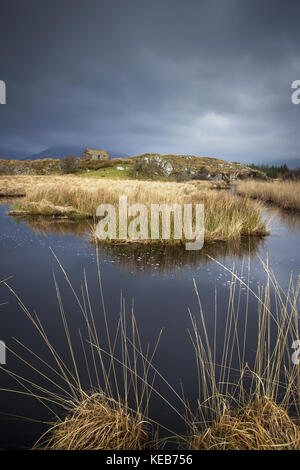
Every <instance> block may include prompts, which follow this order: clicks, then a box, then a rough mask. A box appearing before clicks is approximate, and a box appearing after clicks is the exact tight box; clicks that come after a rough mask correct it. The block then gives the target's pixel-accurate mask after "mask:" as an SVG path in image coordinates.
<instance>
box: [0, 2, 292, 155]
mask: <svg viewBox="0 0 300 470" xmlns="http://www.w3.org/2000/svg"><path fill="white" fill-rule="evenodd" d="M299 14H300V4H299V1H298V0H295V1H292V0H290V1H286V2H283V1H268V0H265V1H264V2H261V1H260V2H259V1H257V0H223V1H221V0H207V1H201V0H195V1H194V0H181V1H179V0H151V1H150V0H148V1H144V0H119V1H117V0H109V1H108V0H107V1H100V0H97V1H96V0H87V1H83V0H82V1H79V0H60V1H58V0H52V1H48V0H43V1H39V0H35V1H33V0H26V1H23V0H19V1H17V0H4V1H3V0H2V1H1V16H0V39H1V40H0V53H1V54H0V56H1V62H0V79H2V80H5V81H6V84H7V105H5V106H1V107H0V125H1V142H0V150H1V149H2V152H1V153H3V151H7V152H9V151H11V152H12V151H13V150H14V151H21V152H24V153H30V152H32V153H33V152H35V151H39V150H42V149H43V148H45V147H48V146H53V145H59V144H64V145H65V144H83V145H85V144H87V145H90V146H100V147H107V148H109V149H114V150H117V151H124V152H125V153H129V154H137V153H140V152H147V151H149V152H151V151H157V152H172V153H192V154H197V155H203V154H206V155H210V156H216V155H218V156H223V157H224V158H228V159H238V160H243V161H247V160H248V161H249V160H253V161H254V160H259V159H261V158H264V159H268V158H270V159H275V158H281V157H284V158H292V157H298V156H299V151H298V148H299V138H298V128H299V122H300V120H299V118H300V116H299V113H300V106H298V107H297V106H295V105H292V104H291V99H290V96H291V89H290V87H291V83H292V81H293V80H295V79H300V59H299V53H298V50H299V44H300V33H299V27H298V22H299Z"/></svg>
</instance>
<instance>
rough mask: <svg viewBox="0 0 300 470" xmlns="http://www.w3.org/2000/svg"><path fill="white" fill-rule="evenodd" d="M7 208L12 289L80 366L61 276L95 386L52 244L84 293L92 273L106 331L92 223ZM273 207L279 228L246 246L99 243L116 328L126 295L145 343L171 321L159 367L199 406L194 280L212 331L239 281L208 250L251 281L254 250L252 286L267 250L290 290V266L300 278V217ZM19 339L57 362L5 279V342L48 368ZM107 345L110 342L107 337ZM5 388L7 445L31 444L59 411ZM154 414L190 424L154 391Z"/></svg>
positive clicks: (261, 279)
mask: <svg viewBox="0 0 300 470" xmlns="http://www.w3.org/2000/svg"><path fill="white" fill-rule="evenodd" d="M7 209H8V203H3V204H1V205H0V280H1V279H5V278H8V277H10V279H9V280H8V281H7V282H8V284H9V285H10V287H11V288H12V289H13V290H14V291H15V293H16V294H17V295H18V296H19V298H20V300H21V301H22V302H23V304H24V305H25V306H26V308H27V309H28V310H29V311H30V312H32V313H33V312H36V313H37V314H38V317H39V319H40V320H41V322H42V324H43V326H44V328H45V331H46V332H47V335H48V336H49V339H50V341H51V343H52V344H53V346H54V347H55V349H56V350H57V351H58V352H59V353H60V354H61V356H62V357H63V359H64V361H65V362H66V364H67V365H68V366H69V367H72V361H71V356H70V352H69V350H68V347H67V341H66V337H65V334H64V330H63V327H62V321H61V317H60V311H59V305H58V300H57V295H56V291H55V284H54V276H55V277H56V279H57V283H58V285H59V288H60V292H61V297H62V302H63V305H64V309H65V313H66V317H67V319H68V322H69V326H70V331H71V335H72V344H73V348H74V351H75V354H76V358H77V362H78V368H79V371H80V376H81V379H82V384H83V385H84V386H85V387H86V388H87V389H88V388H89V387H90V385H89V379H88V374H87V371H86V365H85V362H84V358H83V354H82V346H81V341H80V337H79V335H78V329H79V328H80V329H81V330H82V332H83V336H84V334H85V333H84V332H85V330H86V328H85V322H84V319H83V317H82V314H81V312H80V309H79V308H78V305H77V303H76V301H75V299H74V294H73V293H72V291H71V289H70V287H69V286H68V285H67V283H66V280H65V278H64V276H63V275H62V272H61V270H60V268H59V266H58V264H57V261H56V260H55V258H54V256H53V253H52V252H51V250H50V247H51V248H52V250H53V251H54V252H55V254H56V256H57V257H58V259H59V260H60V262H61V264H62V265H63V267H64V269H65V270H66V272H67V273H68V275H69V276H70V280H71V282H72V286H73V287H74V289H75V290H76V292H77V293H78V295H79V297H80V296H81V286H82V285H83V279H84V277H83V272H84V270H85V271H86V276H87V281H88V288H89V293H90V298H91V304H92V309H93V312H94V316H95V321H96V324H97V328H98V330H99V332H100V336H101V337H104V336H105V334H104V321H103V313H102V307H101V302H100V296H99V284H98V277H97V262H96V261H97V259H96V252H95V248H94V246H93V245H92V244H91V243H90V241H89V238H88V235H87V226H86V224H85V223H70V222H53V223H50V224H49V223H45V221H44V220H43V219H35V220H28V221H26V222H25V221H22V220H16V219H14V218H11V217H9V216H7ZM271 213H273V216H274V218H273V220H272V222H271V225H270V227H271V235H270V236H268V237H266V238H265V239H262V240H254V239H253V240H250V241H247V242H244V243H243V244H242V245H239V246H234V245H226V244H221V245H215V246H213V247H210V248H209V249H208V250H207V249H203V250H202V251H201V252H199V253H198V252H194V253H191V252H189V253H187V252H185V251H184V250H182V249H157V248H149V247H137V248H132V247H131V248H130V247H120V246H119V247H117V246H114V247H102V248H100V261H101V271H102V281H103V291H104V298H105V303H106V309H107V312H108V322H109V328H110V330H111V331H112V332H113V331H115V330H116V328H117V325H118V321H119V318H120V296H121V293H122V295H123V298H124V299H125V302H126V311H127V313H128V315H129V316H130V311H131V306H132V303H133V301H134V312H135V317H136V321H137V325H138V328H139V333H140V338H141V343H142V345H143V347H145V349H146V348H147V345H148V344H150V346H151V345H152V346H154V345H155V342H156V339H157V337H158V335H159V332H160V331H161V329H162V328H163V334H162V337H161V340H160V343H159V348H158V351H157V353H156V356H155V359H154V365H155V367H157V369H158V370H159V371H160V373H161V374H162V375H163V376H164V377H165V378H166V380H167V381H168V382H169V383H170V384H171V385H172V386H173V387H174V388H175V389H176V390H177V391H178V392H180V387H181V385H180V384H181V383H182V387H183V389H184V393H185V396H186V398H187V399H188V400H189V402H190V404H191V406H192V407H193V406H195V404H196V400H197V397H198V395H197V393H198V390H197V387H196V382H197V369H196V365H195V360H194V352H193V347H192V344H191V340H190V338H189V335H188V329H191V321H190V318H189V315H188V308H189V309H190V310H191V312H192V313H193V314H194V315H195V317H196V318H198V316H199V307H198V302H197V297H196V295H195V291H194V286H193V279H195V281H196V283H197V286H198V289H199V294H200V297H201V303H202V308H203V312H204V315H205V321H206V324H207V328H208V332H209V334H212V332H213V330H214V318H215V317H214V312H215V298H216V303H217V306H216V307H217V308H216V309H217V319H218V331H219V332H220V333H222V332H223V331H224V328H225V322H226V315H227V301H228V296H229V290H230V285H231V283H232V277H231V274H230V273H229V272H227V271H226V270H225V269H224V268H222V267H221V266H219V265H218V264H217V263H216V262H214V261H212V260H211V259H209V258H208V257H207V256H206V255H207V254H209V255H211V256H212V257H214V258H215V259H216V260H218V261H219V262H220V263H222V264H225V265H226V266H227V267H229V268H232V267H233V266H234V269H235V270H236V272H237V273H238V274H239V275H241V277H242V278H243V279H244V280H245V281H246V282H247V276H248V274H247V263H248V258H249V257H250V263H251V271H250V286H251V288H252V289H254V290H256V289H257V285H258V284H259V283H261V284H264V283H265V280H266V274H265V272H264V269H263V267H262V264H261V261H260V259H259V258H262V259H263V260H264V261H265V260H266V258H267V257H269V261H270V266H271V268H272V270H273V271H274V273H275V275H276V278H277V280H278V281H279V283H280V284H281V286H282V287H283V288H285V287H286V286H287V284H288V281H289V277H290V273H291V271H292V272H293V273H294V275H295V277H296V276H297V275H298V274H299V266H300V251H299V234H300V217H299V216H298V215H295V214H294V215H290V214H284V213H282V212H279V211H278V212H277V211H274V210H271V209H268V210H266V215H267V216H268V215H270V214H271ZM241 293H242V295H241V299H240V311H241V312H243V307H244V306H245V303H246V289H245V288H244V287H242V289H241ZM249 307H250V308H249V312H250V316H249V322H248V336H247V349H246V356H247V359H248V356H249V361H250V360H251V357H253V354H254V351H255V338H256V337H255V334H256V329H257V316H256V312H257V303H256V301H255V299H252V298H251V296H250V298H249ZM220 337H221V336H220ZM13 338H17V339H18V340H19V341H21V342H22V343H24V344H25V345H26V346H27V347H28V348H30V349H31V350H32V351H33V352H34V353H36V354H38V355H40V356H41V357H42V358H43V359H44V360H45V361H49V362H50V363H51V364H53V361H52V362H51V357H50V353H49V351H48V349H47V347H46V346H45V344H44V342H43V340H42V339H41V338H40V337H39V335H38V333H37V332H36V330H35V328H34V326H33V325H32V323H31V322H30V320H29V319H28V318H27V317H26V314H25V313H24V311H23V310H22V308H21V307H20V305H19V302H18V301H17V299H16V297H15V296H14V295H13V293H12V292H11V291H10V290H9V289H8V287H7V286H5V285H3V284H0V340H2V341H5V343H6V345H7V348H9V349H12V350H14V351H17V353H18V354H19V355H20V356H21V357H22V358H23V359H24V360H26V361H30V362H31V363H32V364H33V365H36V366H37V368H40V370H44V369H43V365H42V364H41V363H40V362H39V361H38V360H37V359H36V358H34V357H32V356H31V355H30V353H29V352H28V351H24V349H22V348H21V347H20V345H19V344H18V343H17V342H16V341H15V340H14V339H13ZM220 341H221V340H220ZM221 342H222V341H221ZM103 346H104V348H106V347H107V344H106V341H105V339H103ZM222 346H223V344H217V349H218V348H220V349H221V348H222ZM118 349H119V346H118V345H117V347H116V353H117V354H118V353H119V352H120V351H119V350H118ZM4 367H5V368H6V369H7V370H10V371H13V372H14V373H16V374H18V375H20V376H21V377H24V378H25V379H28V380H33V381H35V382H36V383H38V385H41V386H46V382H45V380H44V379H43V378H42V377H40V376H39V375H38V374H37V373H35V372H34V371H32V370H30V368H28V367H27V366H26V365H25V364H24V363H22V361H21V360H20V359H19V358H18V357H16V356H15V355H14V354H13V353H11V352H10V351H7V363H6V365H5V366H4ZM45 372H46V370H45ZM120 381H121V373H120ZM156 386H157V388H158V389H159V392H160V393H161V394H162V395H163V396H164V397H166V399H168V400H169V401H170V402H171V403H172V404H173V405H174V406H175V407H176V408H177V409H178V410H179V411H180V412H182V411H184V410H183V406H182V404H181V403H180V401H178V398H176V396H175V395H174V394H173V392H172V391H171V390H170V388H169V387H168V386H167V385H166V384H165V383H164V382H163V381H162V380H161V379H159V378H158V379H157V382H156ZM0 387H1V388H2V389H3V388H5V389H14V390H17V391H23V392H26V389H24V388H22V387H21V385H20V384H18V383H17V382H15V381H14V380H13V379H12V377H10V376H9V375H7V374H6V373H5V372H4V371H0ZM0 396H1V400H0V412H1V415H0V423H1V428H0V448H16V447H17V448H24V447H28V446H31V445H32V444H33V443H34V442H35V440H36V439H37V438H38V437H39V436H40V434H41V433H42V432H43V431H44V430H45V429H46V428H47V426H46V425H45V424H44V423H42V421H48V420H49V419H50V420H51V419H52V418H51V414H50V412H49V410H47V408H45V406H43V405H42V404H41V403H40V402H39V401H38V400H35V399H34V398H32V397H27V396H26V395H24V394H18V393H12V392H10V391H1V392H0ZM54 410H55V411H57V412H60V411H61V410H60V409H59V407H58V406H55V407H54ZM150 413H151V417H152V418H153V419H156V420H158V421H159V422H160V423H162V424H163V425H164V426H166V427H168V428H170V429H174V430H176V431H177V432H181V433H184V432H186V428H185V425H184V423H183V421H182V420H181V419H180V418H179V417H178V416H177V415H176V413H174V411H173V410H172V409H171V408H170V407H168V405H167V404H166V403H164V402H162V400H161V399H160V398H159V397H158V396H156V395H155V393H154V394H153V399H152V402H151V405H150ZM21 417H23V418H21ZM39 421H41V422H39Z"/></svg>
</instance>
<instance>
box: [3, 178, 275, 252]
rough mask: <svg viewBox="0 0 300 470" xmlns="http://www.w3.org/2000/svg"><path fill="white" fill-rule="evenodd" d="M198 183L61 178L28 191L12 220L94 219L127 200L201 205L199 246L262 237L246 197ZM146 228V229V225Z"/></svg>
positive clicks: (256, 212)
mask: <svg viewBox="0 0 300 470" xmlns="http://www.w3.org/2000/svg"><path fill="white" fill-rule="evenodd" d="M209 187H210V185H209V184H208V183H206V184H203V183H202V182H197V181H194V182H187V183H175V182H157V181H153V182H152V181H151V182H150V181H132V180H131V181H129V180H128V181H127V180H124V181H123V180H120V181H116V180H108V179H107V180H106V179H96V178H83V177H66V178H64V177H61V178H58V179H56V180H53V182H51V180H50V181H46V182H45V184H42V183H40V184H38V185H35V186H33V187H32V188H31V189H28V191H27V194H26V198H25V200H24V202H22V205H21V210H18V211H17V212H12V213H11V214H14V215H22V213H25V214H26V213H28V214H40V215H53V216H69V217H74V216H75V215H77V216H80V217H94V216H95V214H96V210H97V207H98V206H99V205H100V204H103V203H110V204H113V205H114V206H115V208H116V209H117V208H118V203H119V197H120V196H127V198H128V205H131V204H135V203H140V204H144V205H145V206H146V207H147V208H148V214H149V216H150V205H151V204H169V205H172V204H174V203H177V204H180V205H181V206H182V207H183V205H184V204H188V203H190V204H204V219H205V220H204V222H205V223H204V228H205V242H206V243H210V242H214V241H228V240H238V239H240V238H241V237H242V236H248V235H266V234H267V233H268V229H267V226H266V223H265V222H264V221H263V220H262V215H261V206H260V204H259V203H257V202H255V201H251V200H249V199H248V198H241V197H239V196H235V195H232V194H228V192H226V191H212V190H208V188H209ZM149 226H150V224H149Z"/></svg>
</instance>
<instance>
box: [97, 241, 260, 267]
mask: <svg viewBox="0 0 300 470" xmlns="http://www.w3.org/2000/svg"><path fill="white" fill-rule="evenodd" d="M260 243H263V240H262V239H259V238H258V237H254V238H253V237H251V238H247V239H245V240H243V241H242V242H238V243H214V244H211V245H206V246H204V247H203V249H202V250H200V251H186V250H185V248H184V246H175V245H173V246H172V245H165V246H161V245H147V244H136V245H132V244H102V245H101V249H102V251H103V252H104V253H105V254H106V255H107V256H108V257H109V258H111V259H112V260H114V261H115V262H117V263H118V264H119V266H120V267H121V268H123V269H124V268H125V269H126V270H128V271H132V270H134V271H136V272H138V271H143V272H145V271H146V272H150V271H152V270H153V269H155V270H157V271H159V272H167V273H168V272H170V271H174V270H175V269H180V268H183V267H187V266H188V267H192V268H196V267H197V266H199V264H200V263H201V264H203V263H208V262H209V263H210V262H211V260H210V259H209V258H208V256H207V255H210V256H212V257H214V258H216V257H222V258H226V257H230V258H231V257H236V258H239V259H240V258H243V256H244V255H249V256H251V257H252V256H254V255H255V254H256V252H257V250H258V247H259V246H260Z"/></svg>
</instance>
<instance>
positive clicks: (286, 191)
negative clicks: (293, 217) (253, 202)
mask: <svg viewBox="0 0 300 470" xmlns="http://www.w3.org/2000/svg"><path fill="white" fill-rule="evenodd" d="M237 193H238V194H241V195H243V196H248V197H251V198H253V199H260V200H262V201H265V202H270V203H273V204H276V205H277V206H279V207H282V208H283V209H294V210H300V181H272V182H266V181H253V180H249V181H242V182H239V183H238V185H237Z"/></svg>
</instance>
